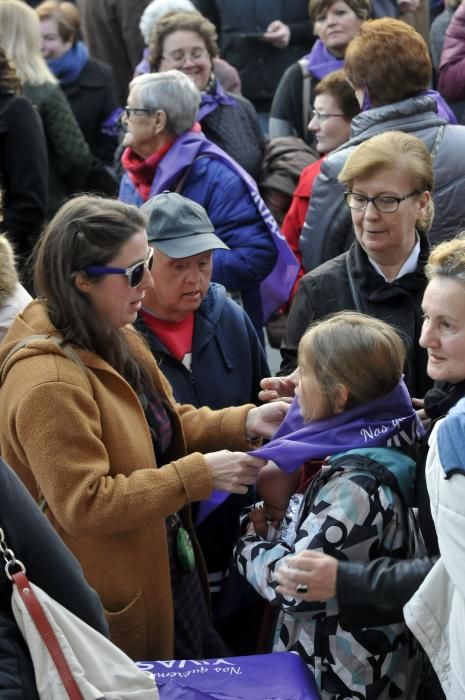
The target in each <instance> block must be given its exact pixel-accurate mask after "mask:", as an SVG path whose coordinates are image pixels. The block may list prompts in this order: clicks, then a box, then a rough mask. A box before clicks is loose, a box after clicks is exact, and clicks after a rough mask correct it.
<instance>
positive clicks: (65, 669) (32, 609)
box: [11, 571, 85, 700]
mask: <svg viewBox="0 0 465 700" xmlns="http://www.w3.org/2000/svg"><path fill="white" fill-rule="evenodd" d="M11 580H12V581H13V583H14V584H15V586H16V589H17V591H18V593H19V595H20V596H21V600H22V601H23V603H24V605H25V606H26V608H27V611H28V613H29V615H30V616H31V619H32V621H33V622H34V625H35V626H36V629H37V631H38V633H39V634H40V636H41V637H42V641H43V642H44V644H45V646H46V647H47V650H48V653H49V654H50V656H51V657H52V660H53V663H54V664H55V666H56V669H57V671H58V675H59V676H60V679H61V682H62V683H63V685H64V688H65V690H66V693H67V695H68V697H69V699H70V700H85V698H84V696H83V694H82V693H81V691H80V689H79V686H78V684H77V683H76V679H75V678H74V676H73V673H72V671H71V669H70V667H69V664H68V662H67V661H66V658H65V655H64V654H63V650H62V648H61V646H60V643H59V641H58V639H57V637H56V634H55V632H54V631H53V628H52V626H51V624H50V622H49V621H48V618H47V616H46V614H45V612H44V609H43V607H42V605H41V603H40V601H39V599H38V598H37V596H36V594H35V593H34V591H33V589H32V586H31V584H30V583H29V579H28V578H27V576H26V574H25V573H24V572H23V571H18V572H17V573H16V574H11Z"/></svg>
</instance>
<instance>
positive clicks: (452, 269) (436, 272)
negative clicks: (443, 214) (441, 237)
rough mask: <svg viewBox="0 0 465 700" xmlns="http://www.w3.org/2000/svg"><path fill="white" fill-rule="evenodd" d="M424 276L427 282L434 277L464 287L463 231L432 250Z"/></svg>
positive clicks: (464, 257)
mask: <svg viewBox="0 0 465 700" xmlns="http://www.w3.org/2000/svg"><path fill="white" fill-rule="evenodd" d="M425 274H426V277H427V279H428V281H429V282H431V280H432V279H434V278H435V277H448V278H449V279H452V280H456V281H457V282H461V283H462V284H464V285H465V231H461V232H460V233H459V234H458V235H457V236H456V237H455V238H452V240H450V241H443V242H442V243H439V245H437V246H436V247H435V248H433V250H432V251H431V253H430V256H429V258H428V263H427V265H426V267H425Z"/></svg>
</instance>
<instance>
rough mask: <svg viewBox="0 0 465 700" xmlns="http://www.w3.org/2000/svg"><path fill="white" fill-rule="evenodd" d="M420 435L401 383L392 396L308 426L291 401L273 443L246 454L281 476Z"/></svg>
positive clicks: (408, 442) (397, 444)
mask: <svg viewBox="0 0 465 700" xmlns="http://www.w3.org/2000/svg"><path fill="white" fill-rule="evenodd" d="M423 433H424V430H423V427H422V425H421V423H420V421H419V420H418V418H417V415H416V413H415V411H414V409H413V406H412V400H411V398H410V395H409V393H408V390H407V387H406V386H405V384H404V381H403V380H401V381H400V382H399V384H398V385H397V386H396V388H395V389H394V390H393V391H391V392H390V393H389V394H386V395H385V396H381V397H380V398H379V399H375V400H374V401H370V402H369V403H366V404H363V405H362V406H356V407H355V408H351V409H349V410H347V411H343V412H342V413H338V414H337V415H336V416H331V418H325V419H322V420H315V421H310V422H308V423H305V422H304V419H303V418H302V414H301V413H300V408H299V403H298V399H297V398H295V399H294V401H293V402H292V404H291V407H290V409H289V411H288V413H287V416H286V418H285V419H284V421H283V422H282V424H281V426H280V427H279V429H278V430H277V432H276V434H275V435H274V437H273V439H272V440H271V441H270V442H269V443H268V444H267V445H264V447H261V448H259V449H258V450H254V452H253V453H250V454H253V456H254V457H262V458H263V459H270V460H272V461H273V462H275V463H276V464H277V465H278V467H280V469H282V470H283V471H285V472H293V471H295V470H296V469H298V468H299V467H300V466H301V465H302V464H303V463H304V462H306V461H308V460H312V459H318V460H319V459H325V458H326V457H328V456H330V455H334V454H339V453H340V452H347V451H348V450H354V449H356V448H360V447H365V448H366V447H403V446H407V445H411V444H413V443H414V442H415V441H416V440H417V439H418V438H419V437H421V435H423Z"/></svg>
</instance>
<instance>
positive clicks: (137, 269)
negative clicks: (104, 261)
mask: <svg viewBox="0 0 465 700" xmlns="http://www.w3.org/2000/svg"><path fill="white" fill-rule="evenodd" d="M152 265H153V248H149V252H148V255H147V258H146V259H145V260H142V261H141V262H136V263H134V265H131V267H108V266H107V265H89V266H88V267H85V268H84V272H85V273H86V274H87V275H97V276H100V275H126V277H127V278H128V285H129V286H130V287H138V286H139V285H140V283H141V282H142V280H143V279H144V274H145V271H146V270H151V269H152Z"/></svg>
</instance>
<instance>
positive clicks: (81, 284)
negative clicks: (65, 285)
mask: <svg viewBox="0 0 465 700" xmlns="http://www.w3.org/2000/svg"><path fill="white" fill-rule="evenodd" d="M74 284H75V285H76V287H77V288H78V290H79V291H80V292H82V293H83V294H88V293H89V292H90V289H91V286H92V282H91V281H90V279H89V278H88V277H87V275H86V274H84V272H76V274H75V275H74Z"/></svg>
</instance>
